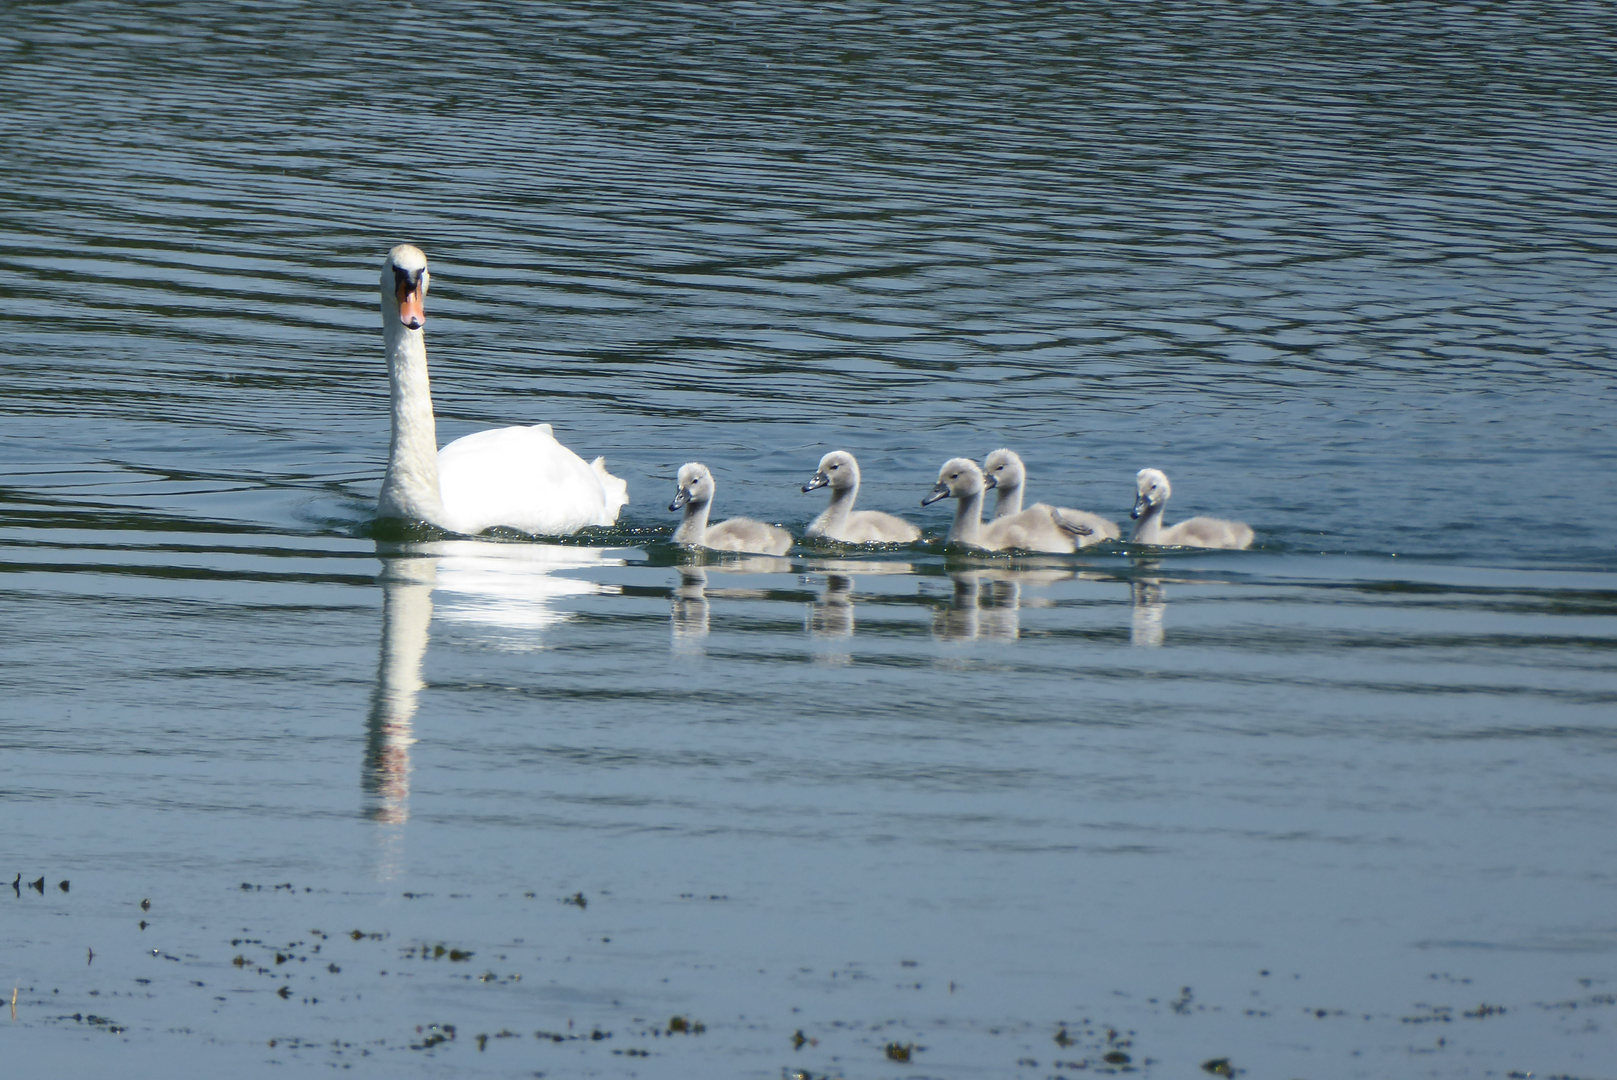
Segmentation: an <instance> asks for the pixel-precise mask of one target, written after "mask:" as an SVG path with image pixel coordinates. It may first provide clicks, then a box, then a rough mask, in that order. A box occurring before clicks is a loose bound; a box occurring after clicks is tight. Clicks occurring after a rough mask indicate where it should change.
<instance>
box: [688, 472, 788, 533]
mask: <svg viewBox="0 0 1617 1080" xmlns="http://www.w3.org/2000/svg"><path fill="white" fill-rule="evenodd" d="M716 488H717V485H716V484H714V482H713V474H712V473H711V472H709V471H708V467H707V466H706V465H703V464H701V463H700V462H696V461H692V462H688V463H687V464H684V465H681V466H680V467H679V479H678V481H676V484H675V487H674V501H673V502H671V503H669V504H668V509H670V510H678V509H679V508H680V507H684V508H685V517H684V519H683V520H681V521H680V523H679V528H677V529H675V530H674V543H676V544H685V545H687V546H689V547H701V548H710V549H712V550H713V551H748V552H753V553H755V554H758V555H784V554H786V553H787V552H788V551H790V550H791V547H792V534H791V533H789V532H787V531H786V530H785V529H782V528H780V527H779V526H777V525H766V524H764V523H763V522H761V521H754V520H752V519H751V518H731V519H730V520H728V521H721V522H719V523H718V524H717V525H709V524H708V523H707V515H708V511H709V510H710V509H711V508H712V505H713V492H714V491H715V490H716Z"/></svg>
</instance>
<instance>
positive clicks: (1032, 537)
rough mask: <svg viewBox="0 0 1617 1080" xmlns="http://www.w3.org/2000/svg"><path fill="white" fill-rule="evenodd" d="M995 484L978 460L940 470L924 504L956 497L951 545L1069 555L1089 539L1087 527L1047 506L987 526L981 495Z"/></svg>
mask: <svg viewBox="0 0 1617 1080" xmlns="http://www.w3.org/2000/svg"><path fill="white" fill-rule="evenodd" d="M993 486H994V485H993V481H992V480H984V479H983V471H982V470H981V469H979V468H978V467H977V463H976V462H975V461H972V460H971V459H970V458H950V459H949V460H948V461H945V462H944V463H943V468H942V469H940V470H938V483H937V486H935V487H934V488H933V489H932V494H930V495H928V496H927V497H926V498H924V499H922V500H921V505H922V506H930V505H931V504H932V503H935V502H937V501H938V500H939V499H947V498H949V497H951V496H953V497H954V498H955V499H958V500H959V504H958V505H957V506H956V507H955V512H954V523H953V524H952V525H950V526H949V543H951V544H964V545H965V546H967V547H974V548H981V549H982V550H984V551H1010V550H1013V549H1014V550H1018V551H1044V552H1070V551H1076V550H1078V540H1079V538H1080V537H1083V536H1087V535H1089V532H1090V529H1089V526H1088V525H1085V524H1083V523H1082V522H1077V521H1070V522H1069V521H1066V520H1065V519H1064V518H1063V517H1062V516H1061V511H1059V510H1057V509H1056V508H1055V507H1053V506H1046V505H1044V504H1043V503H1040V504H1039V505H1038V506H1033V507H1029V508H1028V509H1026V510H1023V511H1022V512H1021V513H1019V514H1012V515H1011V516H1009V517H1003V518H995V519H994V520H993V521H990V522H988V523H986V524H984V522H983V492H984V491H985V490H986V489H988V488H991V487H993Z"/></svg>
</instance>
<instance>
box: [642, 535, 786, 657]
mask: <svg viewBox="0 0 1617 1080" xmlns="http://www.w3.org/2000/svg"><path fill="white" fill-rule="evenodd" d="M677 569H678V570H679V584H677V585H675V586H674V588H673V590H672V592H671V594H670V600H671V607H670V609H669V621H670V626H671V628H672V630H673V643H672V648H673V650H674V651H675V652H678V653H701V652H702V651H703V645H702V642H703V639H704V638H706V637H707V635H708V631H709V629H710V628H711V626H712V619H713V615H712V605H711V604H710V603H709V601H711V600H713V599H719V598H728V599H732V600H761V599H764V598H766V597H767V596H768V590H766V589H737V588H730V587H714V586H713V585H712V582H713V581H714V580H716V579H717V580H722V579H723V576H724V575H726V574H784V573H788V572H790V571H791V569H792V560H790V559H786V558H779V557H777V556H773V555H752V556H744V557H742V558H725V559H723V561H718V560H716V559H711V558H708V557H704V556H702V555H700V554H698V555H697V556H696V557H695V558H692V559H691V560H690V561H689V562H686V563H682V564H681V565H680V566H679V567H678V568H677Z"/></svg>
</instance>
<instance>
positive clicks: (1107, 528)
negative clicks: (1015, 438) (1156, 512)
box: [983, 449, 1123, 546]
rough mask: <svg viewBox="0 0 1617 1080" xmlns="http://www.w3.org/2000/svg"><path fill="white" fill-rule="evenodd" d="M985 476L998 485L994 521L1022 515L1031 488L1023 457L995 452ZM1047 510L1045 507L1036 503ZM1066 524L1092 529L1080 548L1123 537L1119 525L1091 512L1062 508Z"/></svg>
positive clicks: (986, 463) (999, 451) (987, 466)
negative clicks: (1024, 492)
mask: <svg viewBox="0 0 1617 1080" xmlns="http://www.w3.org/2000/svg"><path fill="white" fill-rule="evenodd" d="M983 473H984V475H985V476H987V478H988V479H989V480H992V481H993V482H994V491H995V492H996V493H997V494H998V496H999V501H998V502H996V503H995V504H994V520H995V521H998V520H999V519H1000V518H1003V517H1012V516H1014V515H1016V514H1020V513H1021V512H1022V490H1023V488H1025V487H1026V486H1027V466H1026V465H1024V464H1022V458H1021V455H1019V454H1018V453H1017V452H1016V451H1015V450H1003V449H1001V450H995V451H994V452H993V453H992V454H989V455H988V457H987V459H986V460H984V461H983ZM1035 505H1036V506H1043V505H1045V504H1044V503H1036V504H1035ZM1058 509H1059V510H1060V511H1061V517H1062V520H1064V521H1078V522H1082V523H1083V524H1085V525H1088V526H1089V528H1090V533H1089V535H1088V536H1085V537H1083V538H1082V539H1081V540H1079V545H1080V546H1083V545H1086V544H1098V543H1100V542H1101V541H1102V540H1116V539H1117V538H1118V537H1119V536H1121V535H1122V534H1123V530H1121V529H1119V528H1118V527H1117V522H1115V521H1111V520H1109V519H1107V518H1103V517H1101V516H1100V515H1099V514H1092V513H1090V512H1089V511H1088V510H1073V509H1070V508H1068V507H1065V506H1063V507H1059V508H1058Z"/></svg>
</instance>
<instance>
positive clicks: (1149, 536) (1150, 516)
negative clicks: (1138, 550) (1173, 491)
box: [1129, 499, 1168, 544]
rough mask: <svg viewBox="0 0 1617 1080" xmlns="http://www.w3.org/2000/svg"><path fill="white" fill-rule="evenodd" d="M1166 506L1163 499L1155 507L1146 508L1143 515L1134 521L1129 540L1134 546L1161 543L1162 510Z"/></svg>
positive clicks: (1165, 501) (1166, 502)
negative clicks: (1132, 532) (1132, 533)
mask: <svg viewBox="0 0 1617 1080" xmlns="http://www.w3.org/2000/svg"><path fill="white" fill-rule="evenodd" d="M1167 505H1168V500H1167V499H1163V500H1162V501H1161V502H1160V503H1158V504H1157V505H1155V506H1149V507H1146V511H1145V513H1143V514H1141V515H1140V516H1139V517H1138V518H1136V519H1135V521H1134V535H1133V536H1131V537H1130V538H1129V539H1131V540H1133V541H1134V542H1135V543H1136V544H1156V543H1161V541H1162V510H1163V508H1164V507H1166V506H1167Z"/></svg>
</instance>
